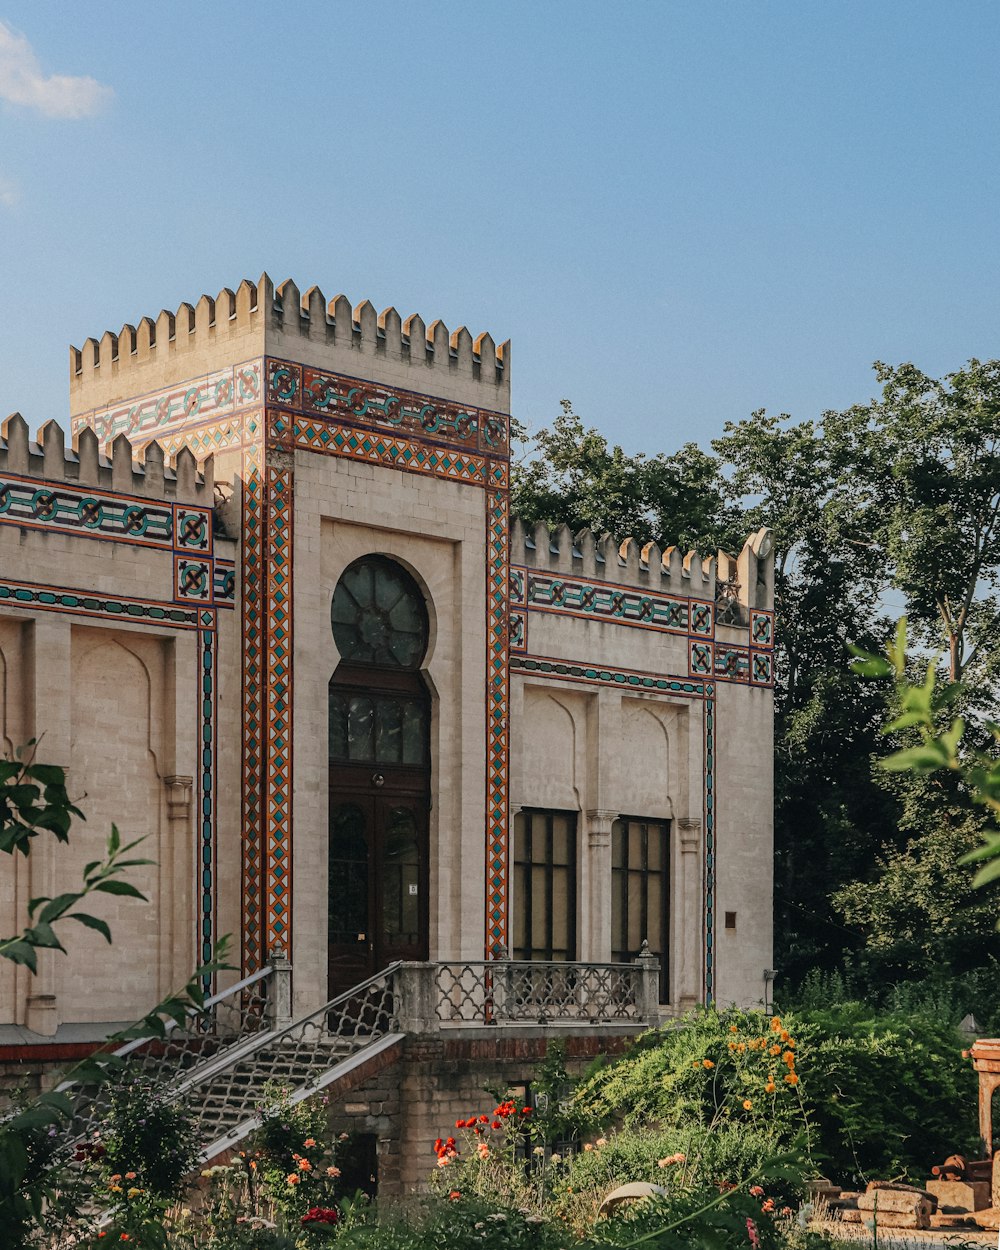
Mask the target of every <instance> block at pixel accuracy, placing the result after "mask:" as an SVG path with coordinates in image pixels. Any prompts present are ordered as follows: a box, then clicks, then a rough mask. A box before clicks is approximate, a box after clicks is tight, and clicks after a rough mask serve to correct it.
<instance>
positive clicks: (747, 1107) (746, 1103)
mask: <svg viewBox="0 0 1000 1250" xmlns="http://www.w3.org/2000/svg"><path fill="white" fill-rule="evenodd" d="M752 1107H753V1102H752V1101H751V1100H750V1099H749V1098H744V1099H743V1110H744V1111H749V1110H750V1109H751V1108H752Z"/></svg>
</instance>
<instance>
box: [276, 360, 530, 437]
mask: <svg viewBox="0 0 1000 1250" xmlns="http://www.w3.org/2000/svg"><path fill="white" fill-rule="evenodd" d="M266 368H267V382H268V386H267V398H268V402H269V403H272V404H278V405H281V406H282V407H287V408H291V409H295V410H297V411H298V412H301V413H305V414H314V415H319V416H323V417H327V418H332V419H334V420H335V421H337V422H346V423H347V424H348V425H350V426H354V427H356V428H357V427H360V428H367V429H370V430H373V431H378V432H380V433H396V434H398V435H399V436H400V437H401V438H402V439H403V440H404V441H408V442H409V441H416V442H420V443H423V444H428V443H437V444H442V445H445V446H449V447H456V448H461V449H463V450H466V451H471V452H479V453H480V454H481V455H483V456H490V457H497V456H506V455H507V454H508V452H509V449H510V448H509V435H508V427H509V418H508V417H507V416H506V415H504V414H503V413H499V412H492V411H490V410H489V409H485V408H470V407H464V406H462V405H460V404H455V403H452V402H451V401H450V400H445V399H438V398H436V397H434V396H430V395H420V394H416V393H415V392H412V391H402V390H395V389H390V388H387V387H384V386H381V385H379V384H378V383H375V382H371V381H367V380H365V379H362V378H353V377H349V376H346V375H343V374H336V373H329V372H326V371H324V370H321V369H313V368H310V367H309V366H308V365H300V364H296V363H293V362H292V361H283V360H271V359H269V360H268V361H267V364H266Z"/></svg>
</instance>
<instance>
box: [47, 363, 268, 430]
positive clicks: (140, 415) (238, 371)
mask: <svg viewBox="0 0 1000 1250" xmlns="http://www.w3.org/2000/svg"><path fill="white" fill-rule="evenodd" d="M260 398H261V362H260V361H259V360H248V361H245V362H244V363H243V364H239V365H232V366H229V367H227V368H225V369H217V370H216V371H215V372H214V373H207V374H205V375H203V376H202V377H200V378H193V379H192V380H190V381H187V382H182V383H180V384H179V385H176V386H170V387H164V388H163V389H161V390H158V391H151V392H150V393H149V394H147V395H142V396H140V397H139V398H137V399H130V400H129V401H128V402H127V403H120V404H111V405H109V406H107V407H105V408H97V409H94V410H93V411H91V412H86V413H81V414H80V415H79V416H75V417H74V418H73V420H72V423H71V428H72V430H73V433H74V434H75V433H77V432H78V431H80V430H82V429H85V428H86V427H87V426H90V427H91V429H93V430H94V431H95V433H96V434H97V437H98V439H99V440H100V442H101V445H102V446H104V445H106V444H108V443H110V442H111V441H112V440H113V439H115V438H117V437H118V435H119V434H124V435H126V437H127V438H128V439H129V441H130V442H132V443H142V442H146V441H149V440H151V439H156V440H157V441H158V442H162V441H163V440H164V435H166V434H169V433H171V432H174V431H177V430H182V429H183V430H187V429H189V428H190V427H191V426H193V425H201V424H204V423H205V422H207V421H214V422H218V421H219V419H220V418H221V417H223V416H225V415H227V414H231V413H234V412H237V411H238V410H239V409H241V408H245V407H248V406H252V405H254V404H259V403H260ZM184 442H186V440H182V444H183V443H184Z"/></svg>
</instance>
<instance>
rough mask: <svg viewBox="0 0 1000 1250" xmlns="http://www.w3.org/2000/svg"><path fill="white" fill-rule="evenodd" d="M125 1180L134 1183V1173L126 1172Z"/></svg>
mask: <svg viewBox="0 0 1000 1250" xmlns="http://www.w3.org/2000/svg"><path fill="white" fill-rule="evenodd" d="M125 1179H126V1180H127V1181H134V1180H135V1173H134V1172H126V1173H125Z"/></svg>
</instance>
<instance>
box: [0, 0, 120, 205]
mask: <svg viewBox="0 0 1000 1250" xmlns="http://www.w3.org/2000/svg"><path fill="white" fill-rule="evenodd" d="M113 95H114V91H113V90H112V89H111V87H106V86H104V84H103V83H99V82H98V81H97V79H96V78H74V77H71V76H69V75H68V74H50V75H48V77H46V75H45V74H43V73H42V67H41V66H40V65H39V63H38V57H37V56H35V53H34V49H33V48H32V46H31V44H30V43H29V42H28V41H27V39H25V37H24V35H19V34H18V33H17V31H15V30H11V28H10V27H9V26H7V25H6V24H5V23H4V22H0V99H2V100H7V101H9V103H11V104H21V105H23V106H24V107H25V108H32V109H37V110H38V112H39V113H41V114H43V115H44V116H45V117H63V118H71V119H76V118H79V117H90V116H91V115H92V114H93V113H96V112H98V110H100V109H101V108H103V107H104V105H105V104H106V103H107V102H108V101H109V100H110V99H111V98H112V97H113ZM2 194H3V192H2V190H0V197H2Z"/></svg>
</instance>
